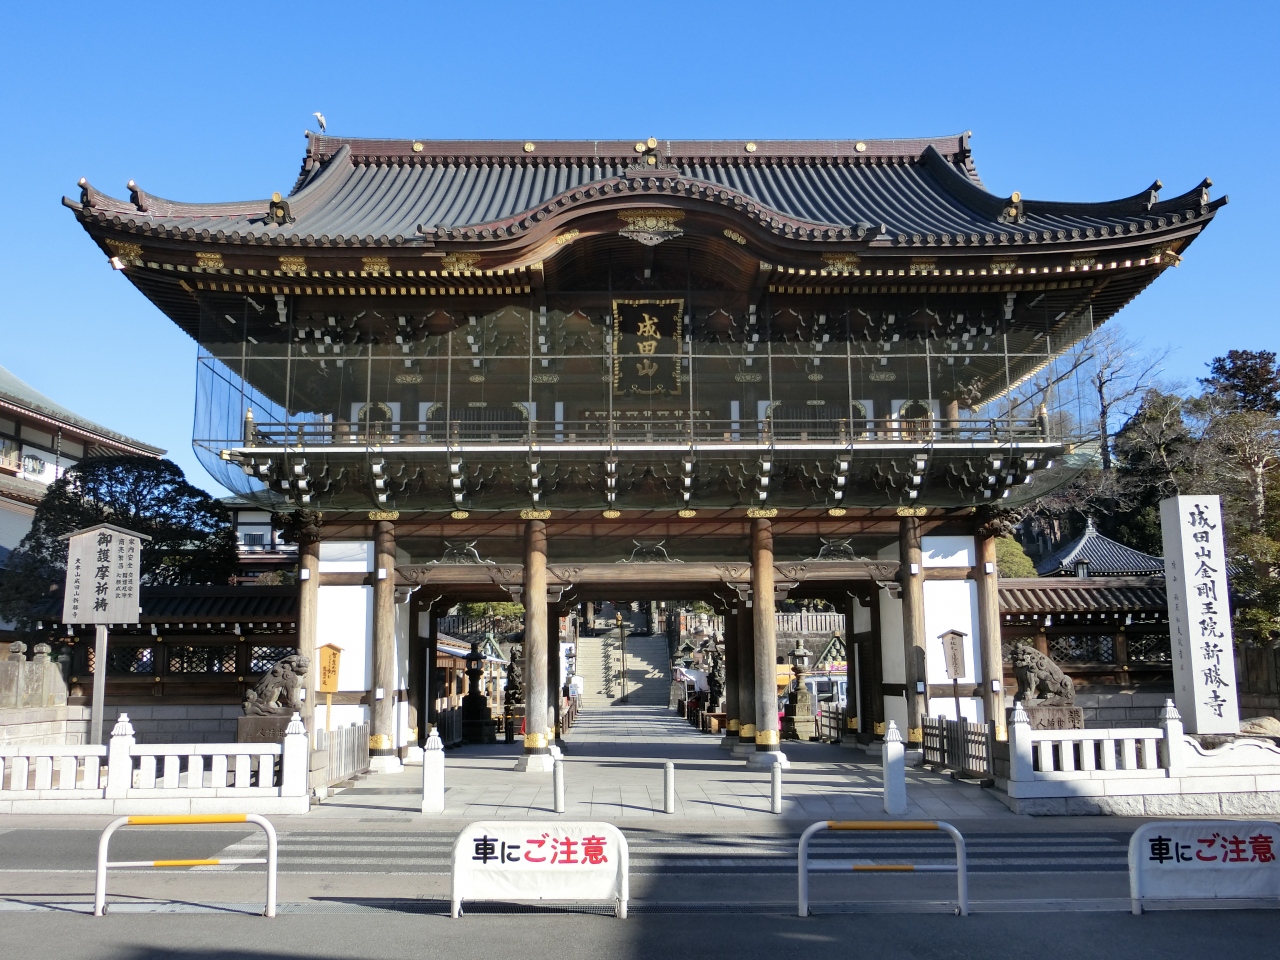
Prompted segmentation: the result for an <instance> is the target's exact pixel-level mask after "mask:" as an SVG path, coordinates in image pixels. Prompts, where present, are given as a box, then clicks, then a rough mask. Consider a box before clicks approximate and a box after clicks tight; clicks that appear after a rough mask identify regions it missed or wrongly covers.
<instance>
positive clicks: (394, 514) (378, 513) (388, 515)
mask: <svg viewBox="0 0 1280 960" xmlns="http://www.w3.org/2000/svg"><path fill="white" fill-rule="evenodd" d="M369 519H370V520H399V519H400V511H399V510H370V511H369Z"/></svg>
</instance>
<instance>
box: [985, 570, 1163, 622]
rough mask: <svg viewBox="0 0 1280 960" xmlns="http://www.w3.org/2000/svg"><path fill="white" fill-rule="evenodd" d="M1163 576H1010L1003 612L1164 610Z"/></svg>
mask: <svg viewBox="0 0 1280 960" xmlns="http://www.w3.org/2000/svg"><path fill="white" fill-rule="evenodd" d="M1167 606H1168V599H1167V597H1166V594H1165V584H1164V578H1163V577H1096V578H1095V577H1088V578H1079V577H1010V578H1008V579H1002V580H1001V581H1000V612H1001V613H1138V612H1162V611H1164V610H1165V609H1166V608H1167Z"/></svg>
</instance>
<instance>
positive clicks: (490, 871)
mask: <svg viewBox="0 0 1280 960" xmlns="http://www.w3.org/2000/svg"><path fill="white" fill-rule="evenodd" d="M629 864H630V856H629V853H628V851H627V838H626V837H624V836H623V835H622V831H621V830H619V829H618V828H617V827H615V826H614V825H613V824H611V823H603V822H597V821H570V822H565V821H561V820H543V821H538V820H480V821H477V822H475V823H472V824H470V825H469V826H468V827H467V828H466V829H464V830H463V831H462V832H461V833H460V834H458V839H457V840H456V841H454V844H453V893H452V896H451V900H452V908H451V910H450V913H449V915H450V916H451V917H454V918H457V917H460V916H462V904H463V901H464V900H511V901H528V900H559V901H574V902H577V901H582V900H605V901H609V900H612V901H613V902H614V904H615V909H616V913H617V916H618V917H620V918H622V919H625V918H626V916H627V900H628V899H629V897H630V893H629V890H630V887H629V881H628V872H629Z"/></svg>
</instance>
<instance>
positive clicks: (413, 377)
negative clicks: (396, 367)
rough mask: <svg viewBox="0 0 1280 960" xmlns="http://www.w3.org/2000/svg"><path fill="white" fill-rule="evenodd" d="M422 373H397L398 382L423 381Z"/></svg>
mask: <svg viewBox="0 0 1280 960" xmlns="http://www.w3.org/2000/svg"><path fill="white" fill-rule="evenodd" d="M421 382H422V374H420V373H397V374H396V383H421Z"/></svg>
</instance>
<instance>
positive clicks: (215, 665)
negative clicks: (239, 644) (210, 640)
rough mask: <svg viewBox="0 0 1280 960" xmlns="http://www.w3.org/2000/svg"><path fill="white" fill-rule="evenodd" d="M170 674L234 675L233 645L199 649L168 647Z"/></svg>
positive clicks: (234, 657)
mask: <svg viewBox="0 0 1280 960" xmlns="http://www.w3.org/2000/svg"><path fill="white" fill-rule="evenodd" d="M169 672H170V673H235V672H236V648H235V645H234V644H225V645H224V644H219V645H216V646H200V647H170V648H169Z"/></svg>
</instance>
